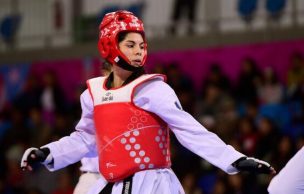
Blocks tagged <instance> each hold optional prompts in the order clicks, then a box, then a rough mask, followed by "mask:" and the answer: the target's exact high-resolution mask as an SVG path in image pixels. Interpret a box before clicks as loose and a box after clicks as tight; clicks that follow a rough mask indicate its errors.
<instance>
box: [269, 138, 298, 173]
mask: <svg viewBox="0 0 304 194" xmlns="http://www.w3.org/2000/svg"><path fill="white" fill-rule="evenodd" d="M276 145H277V146H276V148H275V150H274V152H273V153H274V154H273V156H272V160H271V161H272V162H271V163H272V164H273V166H274V168H275V169H276V170H277V171H278V172H279V171H280V170H281V169H282V168H283V167H284V166H285V164H286V163H287V162H288V161H289V160H290V159H291V158H292V156H293V155H294V154H295V144H294V142H293V141H292V139H291V138H290V137H289V136H282V137H281V138H280V139H279V141H278V143H277V144H276Z"/></svg>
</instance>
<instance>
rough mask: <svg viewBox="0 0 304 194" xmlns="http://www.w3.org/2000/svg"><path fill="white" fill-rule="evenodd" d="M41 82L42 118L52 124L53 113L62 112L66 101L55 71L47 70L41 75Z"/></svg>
mask: <svg viewBox="0 0 304 194" xmlns="http://www.w3.org/2000/svg"><path fill="white" fill-rule="evenodd" d="M43 84H44V85H43V90H42V94H41V99H40V100H41V103H42V111H43V112H42V113H43V115H44V119H45V120H46V121H48V123H49V124H51V125H52V124H54V119H55V113H63V112H64V111H65V110H66V106H67V102H66V99H65V96H64V93H63V91H62V89H61V87H60V85H59V82H58V80H57V77H56V74H55V72H53V71H47V72H46V73H45V74H44V75H43Z"/></svg>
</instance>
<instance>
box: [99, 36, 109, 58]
mask: <svg viewBox="0 0 304 194" xmlns="http://www.w3.org/2000/svg"><path fill="white" fill-rule="evenodd" d="M111 46H112V45H111V41H110V39H109V38H108V37H103V38H101V39H99V41H98V50H99V53H100V55H101V57H102V58H104V59H106V58H107V57H108V56H109V54H110V49H111Z"/></svg>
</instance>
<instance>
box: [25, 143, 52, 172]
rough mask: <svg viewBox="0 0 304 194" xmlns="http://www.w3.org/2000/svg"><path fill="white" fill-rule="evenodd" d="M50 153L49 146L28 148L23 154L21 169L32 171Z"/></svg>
mask: <svg viewBox="0 0 304 194" xmlns="http://www.w3.org/2000/svg"><path fill="white" fill-rule="evenodd" d="M49 154H50V150H49V149H48V148H42V149H38V148H28V149H27V150H25V152H24V154H23V156H22V159H21V165H20V166H21V169H22V170H29V171H32V170H33V168H34V166H35V165H37V164H39V163H43V162H44V161H45V159H46V158H47V156H48V155H49Z"/></svg>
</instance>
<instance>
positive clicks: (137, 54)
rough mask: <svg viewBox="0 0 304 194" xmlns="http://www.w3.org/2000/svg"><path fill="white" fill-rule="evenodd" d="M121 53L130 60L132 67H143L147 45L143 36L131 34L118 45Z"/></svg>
mask: <svg viewBox="0 0 304 194" xmlns="http://www.w3.org/2000/svg"><path fill="white" fill-rule="evenodd" d="M118 46H119V49H120V51H121V52H122V53H123V54H124V55H125V56H126V57H127V58H128V59H129V61H130V62H131V65H132V66H135V67H138V66H141V64H142V61H143V58H144V55H145V48H144V46H145V43H144V39H143V37H142V35H141V34H140V33H136V32H130V33H128V34H127V35H126V37H125V38H124V40H122V41H121V42H119V44H118Z"/></svg>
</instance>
